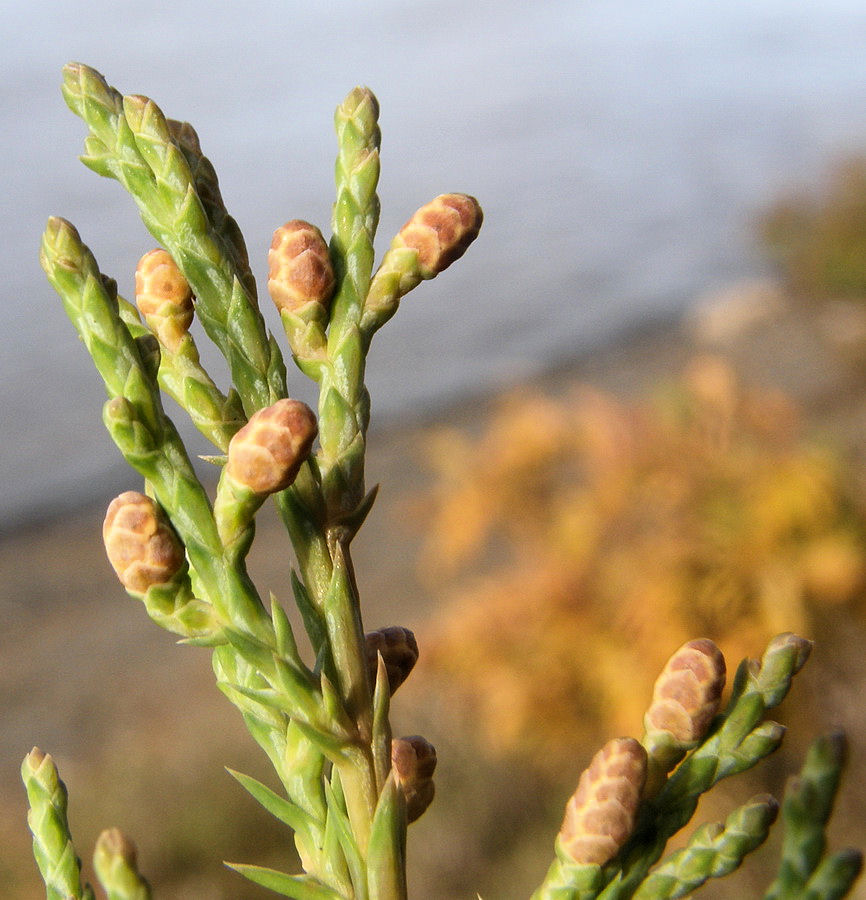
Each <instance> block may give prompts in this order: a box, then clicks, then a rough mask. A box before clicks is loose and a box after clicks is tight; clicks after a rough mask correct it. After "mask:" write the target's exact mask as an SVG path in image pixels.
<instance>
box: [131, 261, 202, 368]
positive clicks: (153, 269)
mask: <svg viewBox="0 0 866 900" xmlns="http://www.w3.org/2000/svg"><path fill="white" fill-rule="evenodd" d="M135 302H136V304H137V306H138V308H139V310H140V311H141V314H142V315H143V316H144V319H145V321H146V322H147V324H148V325H149V326H150V327H151V328H152V329H153V331H154V332H155V334H156V336H157V338H158V339H159V342H160V343H161V344H162V345H163V346H165V347H168V348H169V349H171V350H174V349H175V348H176V347H177V345H178V343H179V342H180V339H181V338H182V337H183V336H184V334H186V332H187V331H188V330H189V326H190V325H191V324H192V319H193V304H192V291H191V290H190V286H189V282H188V281H187V280H186V278H185V277H184V275H183V272H181V271H180V269H179V268H178V266H177V263H175V261H174V260H173V259H172V258H171V255H170V254H169V253H168V252H167V251H166V250H163V249H161V248H157V249H156V250H151V251H150V253H145V254H144V256H142V257H141V259H140V260H139V261H138V266H137V267H136V270H135Z"/></svg>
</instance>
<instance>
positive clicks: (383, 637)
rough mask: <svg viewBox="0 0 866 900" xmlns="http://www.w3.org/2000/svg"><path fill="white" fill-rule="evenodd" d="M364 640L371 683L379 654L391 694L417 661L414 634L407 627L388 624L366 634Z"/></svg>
mask: <svg viewBox="0 0 866 900" xmlns="http://www.w3.org/2000/svg"><path fill="white" fill-rule="evenodd" d="M364 642H365V644H366V650H367V666H368V667H369V672H370V681H371V683H372V684H375V683H376V671H377V670H378V668H379V655H380V654H381V656H382V660H383V662H384V663H385V671H386V672H387V674H388V688H389V690H390V692H391V693H392V694H393V693H394V692H395V691H396V690H397V688H398V687H400V685H401V684H403V682H404V681H405V680H406V679H407V678H408V677H409V673H410V672H411V671H412V669H413V668H414V667H415V663H416V662H418V643H417V642H416V640H415V635H414V634H413V633H412V632H411V631H410V630H409V629H408V628H403V627H402V626H400V625H389V626H388V627H386V628H379V629H377V630H376V631H371V632H370V633H369V634H366V635H365V636H364Z"/></svg>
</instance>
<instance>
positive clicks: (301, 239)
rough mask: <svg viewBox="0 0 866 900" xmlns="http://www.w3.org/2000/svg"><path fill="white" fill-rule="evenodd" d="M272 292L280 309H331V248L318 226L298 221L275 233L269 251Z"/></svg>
mask: <svg viewBox="0 0 866 900" xmlns="http://www.w3.org/2000/svg"><path fill="white" fill-rule="evenodd" d="M268 292H269V293H270V295H271V299H272V300H273V301H274V305H275V306H276V307H277V309H279V310H280V311H282V310H287V311H289V312H294V311H295V310H297V309H299V308H300V307H302V306H305V305H306V304H307V303H321V304H322V305H323V306H327V305H328V302H329V301H330V299H331V294H333V292H334V268H333V266H332V265H331V257H330V256H329V254H328V245H327V244H326V243H325V239H324V238H323V237H322V232H321V231H319V229H318V228H316V226H315V225H310V223H309V222H303V221H302V220H300V219H294V220H293V221H291V222H286V224H285V225H283V226H281V227H280V228H278V229H277V230H276V231H275V232H274V237H273V240H272V241H271V249H270V250H269V251H268Z"/></svg>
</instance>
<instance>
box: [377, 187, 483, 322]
mask: <svg viewBox="0 0 866 900" xmlns="http://www.w3.org/2000/svg"><path fill="white" fill-rule="evenodd" d="M483 221H484V215H483V213H482V212H481V207H480V206H479V205H478V201H477V200H476V199H475V198H474V197H470V196H469V195H468V194H441V195H440V196H438V197H436V198H435V199H434V200H431V201H430V203H427V204H425V205H424V206H422V207H421V208H420V209H419V210H418V211H417V212H416V213H415V214H414V215H413V216H412V218H410V219H409V221H408V222H406V224H405V225H404V226H403V227H402V228H401V229H400V231H399V232H398V233H397V235H396V236H395V238H394V240H393V241H392V242H391V247H390V249H389V250H388V252H387V253H386V254H385V256H384V258H383V259H382V264H381V265H380V266H379V268H378V270H377V271H376V274H375V275H374V276H373V280H372V282H371V284H370V290H369V293H368V294H367V299H366V300H365V301H364V315H363V317H362V319H361V328H362V331H364V332H365V333H366V334H367V335H372V334H373V332H374V331H376V329H378V328H381V326H382V325H384V324H385V322H387V321H388V319H390V318H391V316H393V315H394V313H395V312H397V307H398V306H399V305H400V298H401V297H403V296H404V295H405V294H408V293H409V291H411V290H412V289H413V288H414V287H416V285H418V284H419V282H421V281H422V280H423V279H427V278H434V277H435V276H436V275H438V274H439V273H440V272H442V271H444V270H445V269H447V268H448V266H450V265H451V263H453V262H454V261H455V260H457V259H459V258H460V257H461V256H462V255H463V254H464V253H465V252H466V250H467V248H468V247H469V245H470V244H471V243H472V242H473V241H474V240H475V238H476V237H478V232H479V231H480V230H481V224H482V222H483Z"/></svg>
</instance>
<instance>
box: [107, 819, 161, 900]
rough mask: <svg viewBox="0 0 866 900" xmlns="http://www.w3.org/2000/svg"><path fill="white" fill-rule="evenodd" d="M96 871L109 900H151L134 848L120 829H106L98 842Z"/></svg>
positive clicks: (148, 887) (148, 886)
mask: <svg viewBox="0 0 866 900" xmlns="http://www.w3.org/2000/svg"><path fill="white" fill-rule="evenodd" d="M93 868H94V871H95V872H96V877H97V878H98V879H99V883H100V884H101V885H102V887H103V888H104V889H105V893H106V894H107V895H108V898H109V900H150V897H151V893H150V885H149V884H148V883H147V881H146V880H145V879H144V878H143V877H142V875H141V873H140V872H139V871H138V854H137V852H136V849H135V844H133V843H132V841H131V840H130V839H129V838H128V837H127V836H126V835H125V834H124V833H123V832H122V831H121V830H120V829H119V828H107V829H106V830H105V831H103V832H102V833H101V834H100V835H99V837H98V838H97V839H96V847H95V849H94V851H93Z"/></svg>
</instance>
